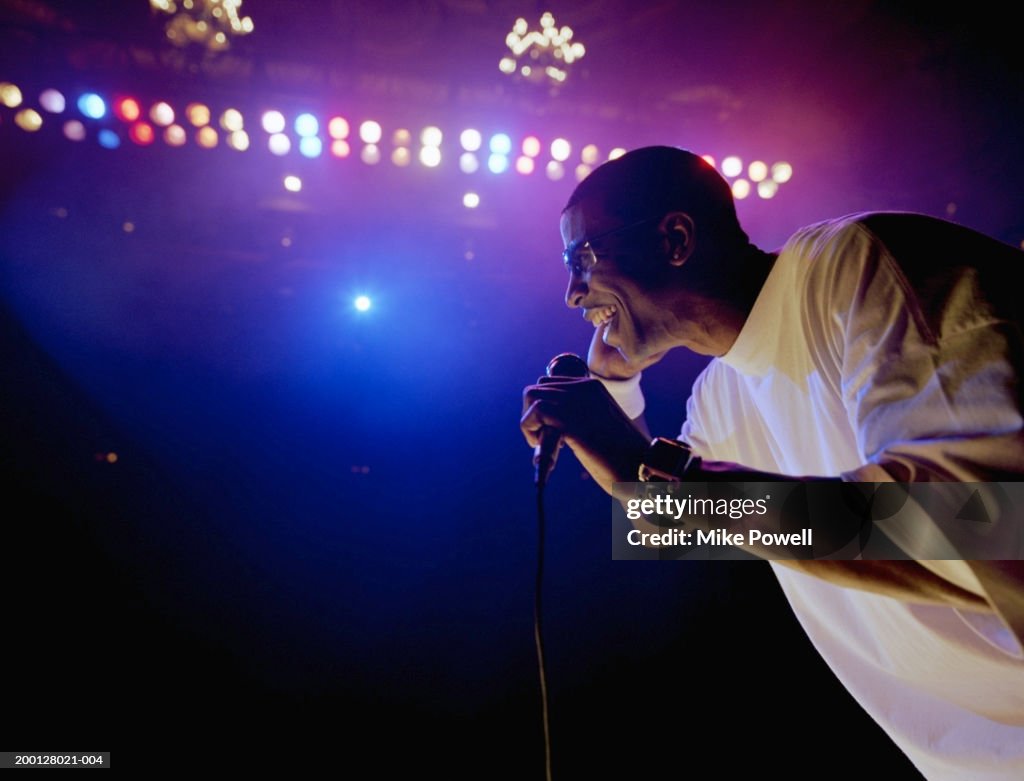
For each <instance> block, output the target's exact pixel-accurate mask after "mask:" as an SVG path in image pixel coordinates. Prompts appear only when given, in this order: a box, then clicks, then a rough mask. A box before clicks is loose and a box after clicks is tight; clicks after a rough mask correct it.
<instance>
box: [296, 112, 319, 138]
mask: <svg viewBox="0 0 1024 781" xmlns="http://www.w3.org/2000/svg"><path fill="white" fill-rule="evenodd" d="M319 130H320V123H319V122H318V121H317V118H316V117H314V116H313V115H312V114H299V115H298V116H297V117H295V132H296V133H298V134H299V135H300V136H302V137H303V138H305V137H306V136H315V135H316V134H317V132H318V131H319Z"/></svg>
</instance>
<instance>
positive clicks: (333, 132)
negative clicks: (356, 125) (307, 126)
mask: <svg viewBox="0 0 1024 781" xmlns="http://www.w3.org/2000/svg"><path fill="white" fill-rule="evenodd" d="M348 133H349V126H348V120H347V119H345V118H344V117H332V118H331V121H330V122H328V123H327V134H328V135H329V136H330V137H331V138H336V139H340V138H348Z"/></svg>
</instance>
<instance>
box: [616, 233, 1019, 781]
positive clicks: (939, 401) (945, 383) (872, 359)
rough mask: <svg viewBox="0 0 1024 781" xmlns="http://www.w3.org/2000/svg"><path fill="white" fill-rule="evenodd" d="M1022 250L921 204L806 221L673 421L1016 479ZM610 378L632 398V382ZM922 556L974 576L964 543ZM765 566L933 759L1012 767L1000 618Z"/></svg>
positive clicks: (962, 767) (845, 469)
mask: <svg viewBox="0 0 1024 781" xmlns="http://www.w3.org/2000/svg"><path fill="white" fill-rule="evenodd" d="M880 236H885V239H884V240H883V239H882V238H880ZM893 247H896V248H898V252H894V251H893ZM1019 254H1020V253H1017V252H1016V251H1015V250H1012V249H1010V248H1008V247H1006V246H1005V245H1002V244H998V243H997V242H994V241H993V240H991V239H988V238H986V237H983V236H981V235H980V234H975V233H973V232H971V231H967V230H966V229H962V228H959V227H958V226H954V225H952V224H950V223H945V222H940V221H937V220H932V219H931V218H926V217H922V216H920V215H896V214H877V215H853V216H851V217H847V218H843V219H840V220H834V221H829V222H825V223H820V224H817V225H813V226H810V227H808V228H805V229H803V230H801V231H800V232H798V233H797V234H795V235H794V236H793V237H792V238H791V239H790V240H789V241H788V242H787V243H786V245H785V246H784V247H783V249H782V250H781V251H780V254H779V257H778V259H777V260H776V262H775V264H774V267H773V269H772V271H771V273H770V275H769V276H768V279H767V281H766V282H765V285H764V287H763V289H762V291H761V293H760V294H759V296H758V299H757V301H756V302H755V305H754V308H753V309H752V311H751V313H750V316H749V318H748V320H747V321H746V323H745V324H744V327H743V329H742V331H741V332H740V334H739V337H738V338H737V340H736V342H735V344H734V345H733V347H732V348H731V349H730V351H729V352H728V353H727V354H726V355H725V356H722V357H721V358H717V359H714V360H712V361H711V362H710V363H709V365H708V366H707V368H706V369H705V370H704V372H703V373H702V374H701V375H700V377H699V378H698V379H697V381H696V382H695V383H694V386H693V390H692V394H691V396H690V399H689V401H688V403H687V419H686V422H685V424H684V425H683V429H682V432H681V435H680V437H679V438H680V439H682V440H684V441H686V442H687V443H688V444H689V445H690V446H691V447H692V448H693V450H694V451H695V452H696V453H697V454H698V455H700V456H702V457H703V458H705V459H709V460H715V461H727V462H732V463H736V464H739V465H742V466H745V467H748V468H751V469H757V470H761V471H765V472H775V473H780V474H784V475H792V476H803V475H818V476H842V477H844V478H845V479H849V480H859V481H866V482H873V481H882V480H894V479H895V480H900V481H910V480H915V481H916V480H956V481H985V480H997V479H1021V477H1022V476H1024V439H1022V423H1024V421H1022V415H1021V397H1020V394H1021V389H1020V387H1019V385H1018V382H1017V376H1018V371H1019V370H1024V367H1022V366H1020V365H1019V361H1020V354H1019V351H1020V350H1021V337H1020V331H1019V328H1018V327H1017V326H1016V324H1015V323H1013V322H1011V316H1010V315H1009V314H1008V312H1009V311H1010V310H1011V309H1012V308H1013V306H1015V304H1012V303H1009V304H1008V303H1007V301H1009V300H1010V299H1009V298H1008V297H1007V295H1006V294H1005V291H1003V290H1001V289H1000V288H1001V287H1002V286H1003V285H1008V284H1009V283H1010V281H1011V280H1012V279H1013V278H1014V276H1016V274H1017V273H1019V269H1020V268H1021V266H1020V263H1021V261H1020V259H1019V258H1018V257H1017V255H1019ZM897 257H898V258H899V262H897V260H896V258H897ZM1013 261H1017V264H1018V265H1017V270H1012V271H1009V272H1008V271H1007V270H1006V269H1007V268H1008V265H1009V264H1010V263H1012V262H1013ZM979 268H980V269H981V270H980V271H979V270H978V269H979ZM1007 274H1009V276H1006V275H1007ZM1013 317H1016V315H1013ZM1017 322H1019V320H1017ZM1015 364H1017V365H1015ZM617 390H620V391H621V390H627V391H629V392H626V393H620V394H617V395H619V396H620V403H621V404H622V405H623V407H624V408H626V409H630V410H631V411H632V412H634V413H636V412H637V411H638V410H641V409H642V406H643V402H642V396H641V395H640V391H639V387H638V386H637V387H636V388H633V389H628V388H626V387H625V386H623V388H621V389H617ZM921 563H922V564H924V565H925V566H927V567H929V569H931V570H932V571H934V572H936V573H937V574H940V575H942V576H944V577H946V578H948V579H949V580H951V581H953V582H954V583H957V584H958V585H961V586H962V587H964V588H967V589H968V590H971V591H975V592H976V593H984V592H983V591H982V589H981V587H980V585H979V581H978V580H977V578H976V577H975V576H974V572H973V571H972V567H971V566H970V565H969V564H967V563H965V562H962V561H943V562H921ZM773 567H774V570H775V573H776V576H777V577H778V580H779V582H780V584H781V585H782V588H783V591H784V592H785V594H786V596H787V598H788V599H789V602H790V604H791V605H792V607H793V610H794V611H795V613H796V615H797V617H798V619H799V620H800V623H801V625H802V626H803V627H804V629H805V631H806V632H807V634H808V635H809V637H810V638H811V640H812V642H813V643H814V645H815V646H816V647H817V649H818V651H819V652H820V653H821V654H822V656H823V657H824V658H825V660H826V661H827V662H828V664H829V666H830V667H831V668H832V670H833V671H834V672H835V673H836V675H837V676H838V677H839V678H840V680H842V682H843V684H844V685H845V686H846V687H847V688H848V689H849V690H850V692H851V693H852V694H853V695H854V696H855V697H856V698H857V700H858V701H859V702H860V703H861V705H862V706H863V707H864V708H865V709H866V710H867V711H868V713H869V714H871V716H872V717H873V718H874V719H875V720H876V721H877V722H878V723H879V724H880V725H881V726H882V727H883V729H885V730H886V732H887V733H888V734H889V735H890V736H891V737H892V739H893V740H894V741H895V742H896V743H897V744H898V745H899V746H900V748H901V749H902V750H903V751H904V752H905V753H906V754H907V755H908V757H909V758H910V759H911V761H912V762H913V763H914V764H915V766H916V767H917V768H918V769H919V770H920V771H921V772H922V773H923V774H924V775H925V776H926V777H927V778H929V779H943V780H944V781H945V780H947V779H964V781H968V780H969V781H978V780H979V779H1018V780H1019V779H1024V654H1022V653H1021V648H1020V645H1019V643H1018V642H1017V640H1016V636H1015V635H1014V633H1013V632H1011V631H1009V629H1008V627H1007V625H1006V624H1004V623H1003V622H1002V621H1000V620H999V618H997V617H996V616H995V615H992V614H981V613H967V612H965V611H959V610H956V609H953V608H946V607H936V606H922V605H914V604H909V603H904V602H900V601H898V600H896V599H893V598H890V597H884V596H879V595H877V594H873V593H869V592H866V591H860V590H855V589H849V588H844V587H841V586H836V585H833V584H831V583H828V582H826V581H824V580H821V579H818V578H815V577H812V576H809V575H805V574H802V573H799V572H795V571H793V570H791V569H788V568H786V567H784V566H781V565H777V564H774V563H773Z"/></svg>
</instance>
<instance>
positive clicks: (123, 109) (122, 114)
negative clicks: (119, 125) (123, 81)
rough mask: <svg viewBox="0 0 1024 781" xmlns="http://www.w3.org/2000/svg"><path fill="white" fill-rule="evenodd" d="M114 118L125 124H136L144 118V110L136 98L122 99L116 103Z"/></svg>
mask: <svg viewBox="0 0 1024 781" xmlns="http://www.w3.org/2000/svg"><path fill="white" fill-rule="evenodd" d="M114 116H115V117H117V118H118V119H120V120H121V121H123V122H134V121H135V120H137V119H138V118H139V117H141V116H142V108H141V107H140V106H139V102H138V101H137V100H135V99H134V98H121V99H120V100H118V101H117V102H115V103H114Z"/></svg>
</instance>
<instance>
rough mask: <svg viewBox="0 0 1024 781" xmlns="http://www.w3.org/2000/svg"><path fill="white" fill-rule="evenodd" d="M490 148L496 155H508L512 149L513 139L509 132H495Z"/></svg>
mask: <svg viewBox="0 0 1024 781" xmlns="http://www.w3.org/2000/svg"><path fill="white" fill-rule="evenodd" d="M490 149H491V151H492V152H493V153H494V154H496V155H507V154H509V153H510V152H511V151H512V139H511V138H509V136H508V134H507V133H495V134H494V135H493V136H491V143H490Z"/></svg>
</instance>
